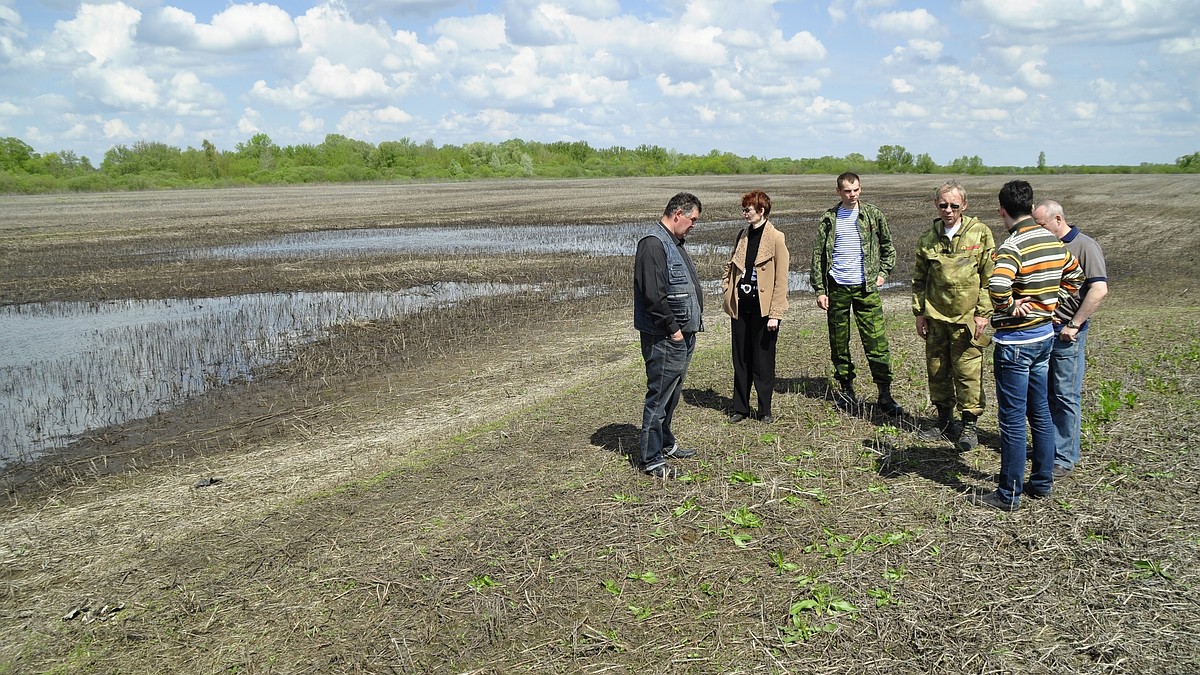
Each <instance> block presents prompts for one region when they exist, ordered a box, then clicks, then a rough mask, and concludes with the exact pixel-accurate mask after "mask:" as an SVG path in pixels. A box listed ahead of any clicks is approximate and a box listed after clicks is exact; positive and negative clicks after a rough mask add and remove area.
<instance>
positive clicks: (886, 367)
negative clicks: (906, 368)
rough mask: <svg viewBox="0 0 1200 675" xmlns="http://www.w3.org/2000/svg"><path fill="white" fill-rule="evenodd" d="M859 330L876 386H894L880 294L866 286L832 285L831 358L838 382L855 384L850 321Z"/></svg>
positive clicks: (829, 317) (830, 296)
mask: <svg viewBox="0 0 1200 675" xmlns="http://www.w3.org/2000/svg"><path fill="white" fill-rule="evenodd" d="M851 315H853V316H854V323H855V325H857V326H858V336H859V337H860V338H861V339H862V345H863V351H864V352H866V354H867V365H869V366H870V368H871V379H872V380H874V382H875V383H876V384H891V383H892V357H891V355H890V354H889V352H888V343H887V333H886V332H885V331H884V324H883V300H882V299H881V298H880V297H879V292H878V291H871V292H868V291H867V289H866V287H865V286H842V285H839V284H837V283H832V282H831V283H830V285H829V311H827V312H826V313H825V320H826V322H827V323H828V324H829V354H830V356H831V357H832V358H833V377H834V379H836V380H837V381H839V382H851V381H853V380H854V361H853V360H852V359H851V358H850V317H851Z"/></svg>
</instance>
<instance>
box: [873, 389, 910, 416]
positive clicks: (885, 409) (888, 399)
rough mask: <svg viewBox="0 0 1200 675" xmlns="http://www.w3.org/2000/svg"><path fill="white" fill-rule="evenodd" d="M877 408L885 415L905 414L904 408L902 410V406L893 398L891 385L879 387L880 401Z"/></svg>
mask: <svg viewBox="0 0 1200 675" xmlns="http://www.w3.org/2000/svg"><path fill="white" fill-rule="evenodd" d="M876 406H877V407H878V408H879V412H881V413H883V414H884V415H889V416H891V415H903V414H904V408H901V407H900V404H899V403H896V399H894V398H892V385H890V384H881V385H879V399H878V402H877V403H876Z"/></svg>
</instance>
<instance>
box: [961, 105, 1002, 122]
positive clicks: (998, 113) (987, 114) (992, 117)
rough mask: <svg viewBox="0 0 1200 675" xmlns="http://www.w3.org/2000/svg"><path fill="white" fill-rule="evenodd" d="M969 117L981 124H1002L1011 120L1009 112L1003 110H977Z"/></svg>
mask: <svg viewBox="0 0 1200 675" xmlns="http://www.w3.org/2000/svg"><path fill="white" fill-rule="evenodd" d="M968 117H970V118H971V119H973V120H977V121H980V122H1000V121H1003V120H1006V119H1008V118H1009V112H1008V111H1007V110H1004V109H1003V108H976V109H975V110H972V111H971V112H970V113H969V114H968Z"/></svg>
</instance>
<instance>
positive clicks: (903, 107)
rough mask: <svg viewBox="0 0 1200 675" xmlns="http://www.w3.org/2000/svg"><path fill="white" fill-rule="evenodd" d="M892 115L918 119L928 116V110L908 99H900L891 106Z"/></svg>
mask: <svg viewBox="0 0 1200 675" xmlns="http://www.w3.org/2000/svg"><path fill="white" fill-rule="evenodd" d="M892 117H903V118H906V119H920V118H923V117H929V111H928V110H926V109H925V108H924V107H923V106H919V105H917V104H916V103H910V102H908V101H900V102H898V103H896V104H895V105H893V106H892Z"/></svg>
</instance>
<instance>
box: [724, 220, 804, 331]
mask: <svg viewBox="0 0 1200 675" xmlns="http://www.w3.org/2000/svg"><path fill="white" fill-rule="evenodd" d="M763 228H765V229H764V230H763V233H762V240H761V241H760V242H759V244H758V257H757V258H756V259H755V260H754V266H755V267H756V268H757V269H758V305H759V310H760V311H761V312H762V316H764V317H766V318H769V319H783V315H784V313H785V312H787V308H788V300H787V290H788V250H787V244H786V243H784V237H783V233H782V232H780V231H779V230H777V229H775V226H774V225H772V224H771V221H769V220H768V221H767V222H766V223H763ZM744 233H745V230H743V231H742V233H739V234H738V239H737V245H736V246H734V247H733V252H732V253H730V255H729V262H727V263H725V272H724V274H723V275H722V277H721V292H722V294H723V295H724V296H725V303H724V304H725V313H726V314H728V315H729V316H731V317H733V318H735V319H736V318H737V317H738V293H737V283H738V281H740V280H741V278H742V277H743V276H744V275H745V274H746V237H745V234H744Z"/></svg>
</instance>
